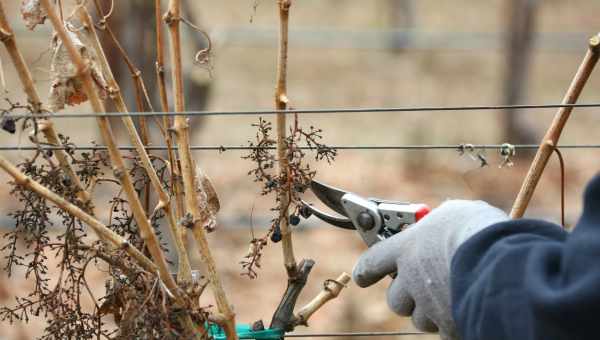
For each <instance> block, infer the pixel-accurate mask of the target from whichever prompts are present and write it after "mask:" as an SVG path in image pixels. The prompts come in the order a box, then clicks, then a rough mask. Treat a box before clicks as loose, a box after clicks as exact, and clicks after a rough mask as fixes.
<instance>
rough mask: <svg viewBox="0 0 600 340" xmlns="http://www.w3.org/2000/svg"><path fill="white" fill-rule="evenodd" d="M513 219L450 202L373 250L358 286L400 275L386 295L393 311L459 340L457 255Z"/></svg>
mask: <svg viewBox="0 0 600 340" xmlns="http://www.w3.org/2000/svg"><path fill="white" fill-rule="evenodd" d="M507 219H508V216H507V215H506V214H505V213H504V212H503V211H501V210H499V209H497V208H495V207H492V206H491V205H489V204H487V203H485V202H483V201H464V200H451V201H446V202H444V203H443V204H442V205H440V206H439V207H438V208H437V209H434V210H432V211H431V212H430V213H429V214H428V215H427V216H425V217H424V218H423V219H421V220H420V221H419V222H417V223H415V224H414V225H412V226H410V227H409V228H407V229H406V230H404V231H402V232H400V233H398V234H396V235H394V236H393V237H390V238H389V239H387V240H385V241H381V242H379V243H376V244H375V245H373V246H372V247H371V248H370V249H369V250H367V251H366V252H365V253H364V254H363V255H362V256H361V257H360V259H359V260H358V263H357V264H356V266H355V267H354V271H353V273H352V276H353V279H354V281H355V282H356V283H357V284H358V285H359V286H361V287H368V286H370V285H372V284H374V283H375V282H377V281H379V280H381V279H382V278H384V277H386V276H387V275H388V274H391V273H394V272H397V276H396V278H395V279H394V280H393V282H392V284H391V285H390V287H389V289H388V292H387V301H388V305H389V306H390V308H391V309H392V310H393V311H394V312H396V313H397V314H399V315H402V316H411V315H412V320H413V323H414V324H415V327H417V328H418V329H420V330H422V331H425V332H437V331H439V333H440V336H441V338H442V339H457V338H458V335H457V332H456V327H455V324H454V321H453V319H452V312H451V309H450V308H451V306H450V264H451V261H452V256H453V255H454V253H455V252H456V249H457V248H458V247H459V246H460V245H461V244H462V243H463V242H464V241H466V240H467V239H468V238H469V237H471V236H472V235H473V234H475V233H477V232H478V231H480V230H482V229H484V228H486V227H488V226H490V225H492V224H494V223H497V222H501V221H505V220H507Z"/></svg>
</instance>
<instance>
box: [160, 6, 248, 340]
mask: <svg viewBox="0 0 600 340" xmlns="http://www.w3.org/2000/svg"><path fill="white" fill-rule="evenodd" d="M164 19H165V22H166V24H167V25H168V27H169V32H170V37H171V63H172V68H171V69H172V72H171V74H172V82H173V93H174V96H175V110H176V111H178V112H184V111H185V101H184V97H183V95H184V92H183V90H184V89H183V73H182V63H181V36H180V32H179V26H180V21H181V3H180V1H179V0H170V2H169V10H168V12H167V13H166V14H165V16H164ZM173 129H174V131H175V135H176V138H177V146H178V148H179V149H178V153H179V158H180V161H181V175H182V177H183V189H184V191H185V204H186V210H187V214H186V216H187V217H189V218H188V219H189V220H190V223H188V225H189V226H190V227H191V229H192V233H193V235H194V239H195V240H196V243H197V244H198V248H199V249H200V254H201V258H202V260H203V262H204V264H205V265H206V270H207V277H208V280H209V282H210V284H211V286H212V291H213V294H214V297H215V300H216V303H217V308H218V309H219V312H220V313H221V314H222V317H223V320H225V322H224V325H223V328H224V331H225V333H226V335H227V338H228V339H233V340H235V339H237V333H236V330H235V314H234V312H233V310H232V308H231V306H230V304H229V302H228V299H227V296H226V294H225V290H224V289H223V285H222V284H221V280H220V278H219V275H218V273H217V268H216V264H215V261H214V258H213V257H212V254H211V251H210V247H209V246H208V241H207V239H206V232H205V229H204V227H205V225H206V224H207V220H206V219H207V217H208V216H206V214H205V212H204V211H202V210H201V209H200V205H199V203H200V202H198V195H197V193H196V190H197V183H196V167H195V164H194V160H193V158H192V153H191V150H190V138H189V119H188V118H187V117H185V116H177V117H175V121H174V127H173Z"/></svg>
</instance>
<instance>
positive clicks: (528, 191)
mask: <svg viewBox="0 0 600 340" xmlns="http://www.w3.org/2000/svg"><path fill="white" fill-rule="evenodd" d="M599 57H600V34H597V35H595V36H594V37H592V38H591V39H590V40H589V45H588V51H587V53H586V55H585V57H584V58H583V61H582V62H581V65H580V66H579V69H578V70H577V73H576V74H575V77H574V78H573V81H572V82H571V85H570V86H569V89H568V90H567V94H566V95H565V97H564V99H563V104H575V103H576V102H577V99H578V98H579V95H580V94H581V91H582V90H583V88H584V87H585V84H586V83H587V81H588V79H589V78H590V75H591V73H592V71H593V70H594V67H595V66H596V64H597V63H598V59H599ZM572 111H573V107H571V106H567V107H561V108H560V109H559V110H558V112H557V113H556V116H555V117H554V120H553V121H552V123H551V125H550V127H549V128H548V131H547V132H546V135H545V136H544V138H543V139H542V142H541V143H540V146H539V148H538V151H537V153H536V155H535V158H534V159H533V162H532V163H531V167H530V168H529V171H528V172H527V175H526V176H525V180H524V181H523V185H522V186H521V190H520V191H519V194H518V195H517V198H516V199H515V203H514V204H513V208H512V211H511V212H510V217H511V218H520V217H523V214H524V213H525V210H526V209H527V206H528V205H529V201H531V197H532V196H533V193H534V191H535V187H536V186H537V184H538V182H539V180H540V178H541V177H542V173H543V172H544V169H545V168H546V164H548V159H549V158H550V156H551V155H552V152H553V151H554V149H555V148H556V146H557V145H558V140H559V138H560V134H561V133H562V130H563V128H564V127H565V125H566V124H567V120H568V119H569V117H570V116H571V112H572Z"/></svg>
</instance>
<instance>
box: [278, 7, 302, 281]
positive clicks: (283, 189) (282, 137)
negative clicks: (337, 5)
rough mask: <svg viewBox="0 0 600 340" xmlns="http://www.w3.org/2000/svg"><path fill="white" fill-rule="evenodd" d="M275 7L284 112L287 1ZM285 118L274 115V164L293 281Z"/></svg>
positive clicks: (286, 261) (280, 103)
mask: <svg viewBox="0 0 600 340" xmlns="http://www.w3.org/2000/svg"><path fill="white" fill-rule="evenodd" d="M278 4H279V48H278V56H277V80H276V87H275V109H276V110H286V109H287V106H288V102H289V99H288V96H287V60H288V27H289V16H290V6H291V5H292V2H291V0H278ZM286 128H287V126H286V115H285V114H283V113H279V114H277V158H278V159H277V160H278V166H279V178H280V179H281V180H283V179H286V180H287V182H288V183H280V186H279V191H278V192H277V194H278V195H279V227H280V229H281V236H282V239H281V240H282V248H283V262H284V265H285V269H286V271H287V274H288V277H294V276H295V275H296V271H297V265H296V259H295V257H294V247H293V243H292V234H291V230H290V227H289V221H288V208H289V205H290V186H289V182H290V180H291V178H290V173H289V162H288V150H287V143H286Z"/></svg>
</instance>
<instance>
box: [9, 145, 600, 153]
mask: <svg viewBox="0 0 600 340" xmlns="http://www.w3.org/2000/svg"><path fill="white" fill-rule="evenodd" d="M507 145H510V147H514V148H515V149H537V148H538V147H539V145H537V144H517V145H511V144H437V145H436V144H430V145H328V146H327V147H328V148H330V149H335V150H457V151H469V150H475V149H476V150H488V149H491V150H500V149H503V148H505V147H506V146H507ZM118 148H119V149H120V150H132V151H133V150H135V147H133V146H119V147H118ZM558 148H559V149H600V144H564V145H559V146H558ZM145 149H146V150H149V151H159V150H167V149H168V148H167V147H166V146H164V145H157V146H147V147H146V148H145ZM190 149H192V150H196V151H222V152H224V151H230V150H232V151H233V150H257V149H263V150H275V149H276V147H264V146H237V145H192V146H190ZM298 149H301V150H315V149H316V147H310V146H299V147H298ZM36 150H80V151H93V150H107V147H106V146H103V145H84V146H54V145H40V146H39V147H37V146H17V145H9V146H0V151H36ZM173 150H177V147H176V146H173Z"/></svg>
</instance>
